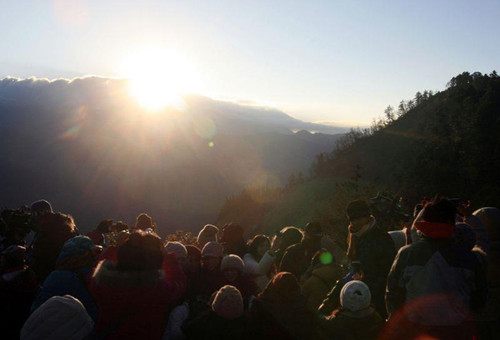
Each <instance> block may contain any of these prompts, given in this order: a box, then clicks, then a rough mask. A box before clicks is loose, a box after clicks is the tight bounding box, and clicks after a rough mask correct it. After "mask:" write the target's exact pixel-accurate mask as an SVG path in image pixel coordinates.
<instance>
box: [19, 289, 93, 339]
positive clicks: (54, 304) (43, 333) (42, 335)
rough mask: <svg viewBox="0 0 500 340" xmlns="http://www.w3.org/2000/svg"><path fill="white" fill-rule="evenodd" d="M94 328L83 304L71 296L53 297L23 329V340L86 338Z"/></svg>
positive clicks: (39, 308) (31, 316)
mask: <svg viewBox="0 0 500 340" xmlns="http://www.w3.org/2000/svg"><path fill="white" fill-rule="evenodd" d="M93 328H94V321H92V319H91V318H90V316H89V315H88V314H87V311H86V310H85V307H84V306H83V305H82V303H81V302H80V301H79V300H78V299H75V298H74V297H72V296H70V295H65V296H53V297H51V298H50V299H48V300H47V301H45V303H43V304H42V305H41V306H40V307H38V308H37V309H36V310H35V311H34V312H33V314H31V315H30V317H29V318H28V320H26V322H25V323H24V326H23V328H22V329H21V340H31V339H33V340H35V339H69V340H81V339H84V338H86V337H87V336H88V335H89V334H90V332H92V329H93Z"/></svg>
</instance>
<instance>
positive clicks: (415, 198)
mask: <svg viewBox="0 0 500 340" xmlns="http://www.w3.org/2000/svg"><path fill="white" fill-rule="evenodd" d="M385 113H386V117H385V118H384V119H379V120H375V121H374V124H373V126H372V127H371V128H369V129H365V130H352V131H351V132H350V133H348V134H346V135H345V136H343V137H342V138H341V139H340V140H339V141H338V144H337V147H336V149H335V150H334V151H333V152H331V153H323V154H320V155H318V156H317V157H316V159H315V161H314V162H313V164H312V165H311V169H312V171H311V177H310V178H307V179H302V180H300V181H297V180H296V179H294V180H293V181H289V184H290V183H292V184H293V185H291V186H290V185H288V186H286V187H283V188H282V189H280V190H278V189H275V190H274V191H269V190H265V189H261V190H260V191H255V192H254V193H251V192H250V193H249V192H244V193H242V194H241V195H239V196H235V197H232V198H231V199H229V200H227V201H226V204H225V206H224V207H223V208H222V210H221V212H220V214H219V221H221V222H225V221H227V220H231V219H235V220H238V221H239V222H240V223H242V224H244V225H246V226H247V227H248V231H249V233H252V232H261V231H263V232H269V233H272V232H274V231H275V230H276V229H278V228H281V227H283V226H285V225H296V226H304V225H305V223H307V222H308V221H310V220H311V219H318V220H321V221H323V222H324V224H325V225H326V226H327V228H328V229H329V230H330V232H331V233H332V234H334V235H336V236H338V237H337V239H338V240H341V241H342V240H344V239H345V238H344V235H343V233H344V232H345V225H346V220H345V212H344V208H345V206H346V205H347V203H348V202H349V201H350V200H352V199H354V198H364V199H366V198H369V197H373V196H375V195H377V193H379V192H383V193H386V194H387V195H389V196H390V197H391V198H398V197H402V198H403V203H404V205H406V208H405V209H406V212H410V211H412V207H413V205H414V204H415V203H416V202H419V201H420V200H421V199H422V197H424V196H432V195H434V194H436V193H443V194H445V195H448V196H449V197H458V198H461V199H463V200H469V199H470V200H471V201H472V205H473V207H481V206H500V197H499V195H498V190H497V189H498V187H499V185H500V172H499V171H498V169H500V77H498V75H497V74H496V72H493V73H491V74H490V75H486V74H484V75H483V74H480V73H473V74H469V73H467V72H465V73H463V74H460V75H458V76H457V77H454V78H453V79H451V80H450V82H449V84H448V87H447V88H446V89H445V90H444V91H441V92H438V93H432V92H428V91H424V92H423V93H421V92H418V93H417V95H416V96H415V98H414V99H412V100H408V101H402V102H401V104H400V105H399V108H398V110H397V111H395V110H394V109H392V108H390V107H389V108H388V109H387V110H386V112H385ZM395 202H396V201H395ZM243 207H244V208H243ZM240 217H241V218H240ZM393 217H394V218H396V216H389V218H393ZM389 224H393V223H392V222H391V223H389Z"/></svg>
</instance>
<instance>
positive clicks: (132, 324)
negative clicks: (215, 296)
mask: <svg viewBox="0 0 500 340" xmlns="http://www.w3.org/2000/svg"><path fill="white" fill-rule="evenodd" d="M167 256H168V255H167ZM89 288H90V292H91V294H92V296H93V297H94V299H95V301H96V302H97V306H98V307H99V318H98V321H97V325H96V334H97V336H98V337H99V336H106V339H160V338H161V337H162V334H163V332H164V328H165V322H166V320H167V313H168V310H169V308H171V307H172V304H173V303H174V302H175V301H176V300H177V299H178V298H179V297H180V296H182V294H184V292H185V289H186V277H185V275H184V273H183V271H182V268H181V266H180V265H179V263H178V262H177V261H176V259H175V257H173V256H169V265H168V267H167V266H164V268H163V269H160V270H142V271H137V270H136V271H134V270H130V271H120V270H118V269H117V268H116V266H115V264H114V263H113V262H109V261H108V262H101V263H100V264H99V265H98V266H97V268H96V270H95V271H94V274H93V276H92V279H91V281H90V286H89Z"/></svg>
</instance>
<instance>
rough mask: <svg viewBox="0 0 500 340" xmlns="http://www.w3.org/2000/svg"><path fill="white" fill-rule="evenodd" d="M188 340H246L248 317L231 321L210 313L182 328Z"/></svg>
mask: <svg viewBox="0 0 500 340" xmlns="http://www.w3.org/2000/svg"><path fill="white" fill-rule="evenodd" d="M182 329H183V332H184V334H185V336H186V339H194V340H203V339H206V340H212V339H218V340H219V339H220V340H240V339H242V340H245V339H250V337H249V330H250V327H249V323H248V320H247V319H246V317H244V316H241V317H239V318H236V319H233V320H229V319H225V318H222V317H220V316H218V315H217V314H215V312H213V311H210V312H209V313H207V314H205V315H202V316H200V317H199V318H197V319H195V320H193V321H191V322H189V323H187V324H186V325H184V326H183V327H182Z"/></svg>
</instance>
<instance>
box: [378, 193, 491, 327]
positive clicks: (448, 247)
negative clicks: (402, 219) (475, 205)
mask: <svg viewBox="0 0 500 340" xmlns="http://www.w3.org/2000/svg"><path fill="white" fill-rule="evenodd" d="M422 217H423V219H422V221H419V222H416V223H415V225H416V227H417V228H418V229H419V230H420V231H421V232H422V236H423V237H422V238H421V239H420V240H418V241H416V242H414V243H412V244H411V245H408V246H406V247H403V248H402V249H401V250H400V251H399V253H398V255H397V257H396V260H395V261H394V265H393V267H392V269H391V272H390V274H389V277H388V281H387V293H386V299H387V309H388V311H389V313H390V314H391V315H393V316H394V315H395V314H396V313H397V312H399V315H402V316H403V319H404V320H405V321H406V322H407V324H405V325H406V326H402V327H401V328H406V329H407V330H408V329H413V330H414V331H415V332H416V333H417V334H418V333H419V332H422V331H423V330H425V331H426V332H431V333H430V334H433V333H432V332H433V331H435V332H436V333H435V335H437V336H441V335H447V336H449V335H450V334H455V335H458V334H460V333H462V334H461V335H464V334H466V333H467V332H468V331H470V329H468V328H467V324H466V320H467V318H468V317H469V314H470V310H474V309H478V308H481V307H482V305H484V302H485V297H486V295H485V293H486V286H485V276H484V272H483V271H482V268H481V265H480V263H479V261H478V258H477V256H476V255H474V253H473V252H472V251H470V250H468V249H466V248H464V247H461V246H459V245H457V244H456V243H455V242H454V240H453V239H452V238H451V236H452V233H453V230H454V228H455V226H454V207H453V206H452V205H451V203H450V202H449V201H447V200H438V199H435V201H433V202H432V203H431V204H428V205H427V206H426V207H425V208H424V211H423V212H422ZM391 319H392V317H391ZM396 319H398V318H397V317H396ZM394 326H395V327H396V328H397V327H398V325H394ZM401 331H404V330H403V329H401Z"/></svg>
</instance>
